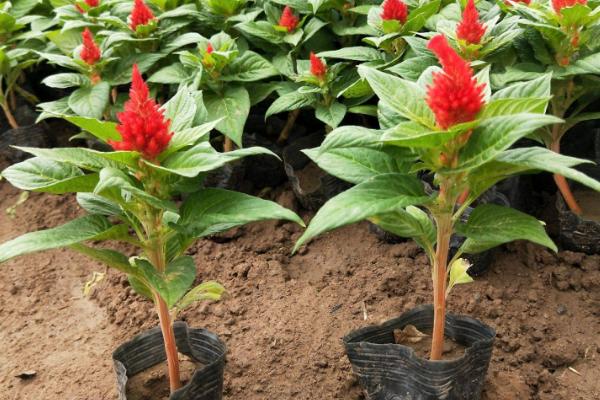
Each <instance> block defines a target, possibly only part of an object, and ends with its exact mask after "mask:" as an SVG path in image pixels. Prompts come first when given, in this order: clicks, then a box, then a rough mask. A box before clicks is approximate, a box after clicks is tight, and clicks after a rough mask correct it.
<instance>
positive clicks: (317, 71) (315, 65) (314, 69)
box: [310, 51, 327, 80]
mask: <svg viewBox="0 0 600 400" xmlns="http://www.w3.org/2000/svg"><path fill="white" fill-rule="evenodd" d="M310 73H311V74H313V75H314V76H316V77H317V78H319V79H321V80H323V79H324V78H325V75H326V74H327V66H326V65H325V64H324V63H323V60H321V59H320V58H319V57H317V56H316V55H315V53H313V52H312V51H311V52H310Z"/></svg>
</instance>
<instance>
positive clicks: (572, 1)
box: [552, 0, 587, 14]
mask: <svg viewBox="0 0 600 400" xmlns="http://www.w3.org/2000/svg"><path fill="white" fill-rule="evenodd" d="M576 4H582V5H586V4H587V0H552V8H553V9H554V12H555V13H557V14H560V10H562V9H563V8H567V7H573V6H574V5H576Z"/></svg>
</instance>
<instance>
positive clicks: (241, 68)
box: [219, 51, 279, 82]
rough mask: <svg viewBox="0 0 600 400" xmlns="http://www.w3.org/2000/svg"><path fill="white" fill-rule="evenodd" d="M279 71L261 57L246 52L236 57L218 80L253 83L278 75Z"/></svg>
mask: <svg viewBox="0 0 600 400" xmlns="http://www.w3.org/2000/svg"><path fill="white" fill-rule="evenodd" d="M278 74H279V71H277V70H276V69H275V67H273V65H272V64H271V63H270V62H268V61H267V60H266V59H265V58H263V57H262V56H260V55H258V54H256V53H255V52H253V51H246V52H244V53H243V54H242V55H241V56H239V57H237V58H236V59H235V60H234V61H233V62H232V63H231V64H230V65H228V66H227V69H226V70H225V72H224V73H223V75H222V76H221V77H220V78H219V79H220V80H222V81H225V82H254V81H259V80H261V79H265V78H270V77H272V76H275V75H278Z"/></svg>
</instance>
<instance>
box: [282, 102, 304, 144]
mask: <svg viewBox="0 0 600 400" xmlns="http://www.w3.org/2000/svg"><path fill="white" fill-rule="evenodd" d="M298 115H300V109H299V108H298V109H296V110H293V111H290V112H289V114H288V118H287V121H286V123H285V126H284V127H283V129H282V130H281V133H279V138H277V143H278V144H284V143H285V142H286V141H287V140H288V138H289V137H290V132H291V131H292V128H293V127H294V124H295V123H296V119H298Z"/></svg>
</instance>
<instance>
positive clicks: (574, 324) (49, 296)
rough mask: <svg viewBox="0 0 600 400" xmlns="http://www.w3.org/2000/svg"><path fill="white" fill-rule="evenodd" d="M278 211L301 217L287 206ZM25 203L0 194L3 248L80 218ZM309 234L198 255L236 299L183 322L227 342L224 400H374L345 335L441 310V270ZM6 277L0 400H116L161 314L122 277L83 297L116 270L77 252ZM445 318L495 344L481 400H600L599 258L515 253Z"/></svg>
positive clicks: (59, 201)
mask: <svg viewBox="0 0 600 400" xmlns="http://www.w3.org/2000/svg"><path fill="white" fill-rule="evenodd" d="M273 197H274V198H276V199H278V201H280V202H281V203H283V204H285V205H288V206H289V205H293V201H292V198H291V194H290V192H287V191H284V192H282V193H281V194H277V195H273ZM18 198H19V192H18V191H17V190H16V189H13V188H11V187H10V185H8V184H7V183H6V182H0V241H5V240H7V239H9V238H12V237H15V236H17V235H18V234H20V233H23V232H26V231H30V230H34V229H41V228H46V227H51V226H55V225H58V224H60V223H62V222H64V221H66V220H67V219H69V218H71V217H73V216H75V215H77V214H79V211H78V208H77V205H76V203H75V201H74V199H73V198H60V197H55V196H48V195H40V194H31V196H30V198H29V199H28V200H27V201H26V202H25V203H23V204H21V205H19V206H18V207H17V208H16V213H15V214H14V215H13V216H11V215H9V214H8V213H6V212H5V211H4V210H5V209H6V208H8V207H10V206H12V205H13V204H15V203H16V202H17V200H18ZM301 214H302V212H301ZM303 217H304V218H305V220H308V219H309V218H310V215H309V214H303ZM299 234H300V230H299V228H298V227H296V226H294V225H292V224H289V223H283V224H281V223H277V222H267V223H261V224H255V225H252V226H248V227H246V228H243V229H238V230H235V231H234V232H230V233H229V234H228V235H226V236H225V237H222V238H220V239H219V240H218V241H215V240H209V239H205V240H201V241H199V242H198V243H197V245H196V246H195V247H194V248H193V249H192V254H193V256H194V257H195V259H196V262H197V265H198V280H206V279H216V280H218V281H220V282H221V283H222V284H223V285H225V286H226V288H227V289H228V291H229V297H228V298H227V299H226V300H224V301H222V302H220V303H215V304H208V303H204V304H197V305H195V306H193V307H191V308H190V309H188V310H187V311H185V312H184V313H183V314H182V315H181V318H182V319H184V320H186V321H187V322H188V323H189V324H191V325H192V326H197V327H206V328H208V329H210V330H212V331H214V332H216V333H218V334H219V335H220V336H221V338H222V339H223V340H224V341H225V342H226V344H227V346H228V355H227V358H228V364H227V367H226V371H225V396H224V397H225V399H228V400H233V399H236V400H238V399H245V400H259V399H261V400H262V399H273V400H287V399H299V400H316V399H319V400H328V399H344V400H358V399H363V398H364V397H363V395H362V394H361V390H360V388H359V387H358V384H357V382H356V380H355V378H354V377H353V376H352V371H351V367H350V365H349V363H348V361H347V359H346V357H345V355H344V351H343V348H342V342H341V338H342V336H344V335H345V334H346V333H348V332H349V331H351V330H353V329H356V328H359V327H362V326H365V325H369V324H374V323H378V322H381V321H383V320H386V319H389V318H393V317H396V316H398V315H399V314H401V313H402V312H403V311H405V310H408V309H410V308H412V307H414V306H415V305H417V304H422V303H426V302H429V301H430V294H431V283H430V272H429V269H428V266H427V264H426V259H425V256H424V255H423V254H422V253H421V252H420V250H419V249H418V248H417V247H416V246H415V245H414V244H412V243H400V244H393V245H391V244H386V243H382V242H380V241H379V240H378V239H377V238H376V237H375V236H374V235H373V234H372V233H370V232H369V229H368V227H367V225H365V224H358V225H354V226H350V227H347V228H344V229H341V230H338V231H336V232H333V233H330V234H327V235H325V236H323V237H322V238H319V239H317V240H315V241H314V242H313V243H311V244H310V245H308V246H307V247H305V248H303V249H302V250H301V251H300V253H299V254H298V255H296V256H294V257H290V249H291V246H292V243H293V242H294V240H295V239H296V238H297V237H298V236H299ZM0 268H1V271H2V279H1V280H0V400H17V399H18V400H39V399H47V400H59V399H60V400H65V399H68V400H84V399H85V400H104V399H111V400H112V399H115V398H116V393H115V391H114V376H113V370H112V360H111V352H112V350H113V349H114V348H115V347H116V346H117V345H118V344H120V343H121V342H123V341H125V340H127V339H128V338H130V337H132V336H134V335H135V334H137V333H139V332H141V331H143V330H145V329H147V328H150V327H152V326H154V325H156V323H157V318H156V317H155V315H154V310H153V308H152V305H151V304H150V303H148V302H146V301H143V300H141V299H140V298H139V297H138V296H137V295H135V294H134V293H133V292H132V290H131V289H130V288H129V287H128V285H127V283H126V279H125V278H124V277H122V276H120V275H119V274H118V273H116V272H113V271H109V272H108V274H107V275H106V277H105V279H103V280H102V281H101V282H100V283H99V284H97V285H96V286H95V287H94V289H93V290H92V294H91V296H90V297H85V296H83V294H82V288H83V286H84V284H85V282H86V281H88V280H89V279H90V278H91V276H92V273H93V272H94V271H97V272H106V270H105V268H104V267H102V266H101V265H99V264H98V263H95V262H90V261H88V260H87V259H85V258H84V257H83V256H80V255H78V254H75V253H72V252H70V251H66V250H57V251H50V252H46V253H43V254H35V255H31V256H26V257H22V258H19V259H16V260H12V261H10V262H8V263H6V264H4V265H2V266H1V267H0ZM363 303H364V308H366V312H367V319H366V320H365V319H364V312H363ZM449 309H450V310H451V311H453V312H458V313H466V314H469V315H472V316H474V317H476V318H478V319H480V320H482V321H484V322H486V323H488V324H489V325H491V326H492V327H494V328H495V329H496V330H497V340H496V346H495V350H494V354H493V358H492V363H491V366H490V371H489V373H488V380H487V383H486V389H485V393H484V399H486V400H516V399H519V400H521V399H522V400H526V399H532V400H594V399H600V380H599V379H598V376H600V334H599V332H600V256H585V255H583V254H578V253H572V252H561V253H559V254H558V255H555V254H552V253H551V252H549V251H546V250H543V249H540V248H539V247H535V246H533V245H529V244H524V243H518V244H514V245H511V246H509V247H507V248H505V249H502V250H499V251H498V252H497V254H496V257H495V259H494V263H493V265H492V266H491V268H490V270H489V271H488V272H487V273H486V274H484V275H483V276H481V277H479V278H477V279H476V282H475V283H473V284H471V285H463V286H462V287H457V288H456V289H455V290H454V292H453V293H452V294H451V296H450V301H449ZM32 371H35V376H33V377H29V379H24V377H18V375H19V374H23V373H27V372H32Z"/></svg>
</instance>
